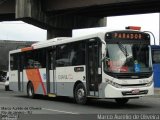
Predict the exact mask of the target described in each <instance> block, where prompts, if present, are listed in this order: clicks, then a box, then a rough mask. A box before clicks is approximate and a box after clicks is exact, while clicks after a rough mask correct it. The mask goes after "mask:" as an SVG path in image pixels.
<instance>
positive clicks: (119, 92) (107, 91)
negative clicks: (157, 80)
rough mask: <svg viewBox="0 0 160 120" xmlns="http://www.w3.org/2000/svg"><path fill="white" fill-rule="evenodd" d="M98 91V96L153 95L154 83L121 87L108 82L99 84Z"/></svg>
mask: <svg viewBox="0 0 160 120" xmlns="http://www.w3.org/2000/svg"><path fill="white" fill-rule="evenodd" d="M101 87H102V88H101V89H100V91H99V97H100V98H136V97H142V96H150V95H154V85H153V83H152V84H151V86H147V87H144V86H143V87H142V86H139V87H122V88H116V87H114V86H112V85H110V84H106V85H103V86H101Z"/></svg>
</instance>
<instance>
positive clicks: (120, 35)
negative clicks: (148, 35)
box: [113, 32, 143, 40]
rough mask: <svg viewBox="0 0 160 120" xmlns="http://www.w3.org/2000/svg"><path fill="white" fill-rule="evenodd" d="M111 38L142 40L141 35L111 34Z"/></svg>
mask: <svg viewBox="0 0 160 120" xmlns="http://www.w3.org/2000/svg"><path fill="white" fill-rule="evenodd" d="M113 38H115V39H135V40H138V39H143V35H142V34H141V33H118V32H115V33H113Z"/></svg>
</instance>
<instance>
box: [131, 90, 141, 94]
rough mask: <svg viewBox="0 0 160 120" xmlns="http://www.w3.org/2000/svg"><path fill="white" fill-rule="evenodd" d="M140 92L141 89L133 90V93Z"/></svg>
mask: <svg viewBox="0 0 160 120" xmlns="http://www.w3.org/2000/svg"><path fill="white" fill-rule="evenodd" d="M139 93H140V90H139V89H135V90H132V94H139Z"/></svg>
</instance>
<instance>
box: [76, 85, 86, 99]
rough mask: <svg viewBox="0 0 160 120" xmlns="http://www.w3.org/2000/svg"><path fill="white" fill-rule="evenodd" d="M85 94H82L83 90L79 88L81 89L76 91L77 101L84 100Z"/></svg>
mask: <svg viewBox="0 0 160 120" xmlns="http://www.w3.org/2000/svg"><path fill="white" fill-rule="evenodd" d="M84 96H85V94H84V89H83V88H81V89H78V91H77V98H78V100H82V99H83V98H84Z"/></svg>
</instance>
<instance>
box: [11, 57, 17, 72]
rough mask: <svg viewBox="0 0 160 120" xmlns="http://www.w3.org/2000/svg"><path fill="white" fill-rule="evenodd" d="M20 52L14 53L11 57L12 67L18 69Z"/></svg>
mask: <svg viewBox="0 0 160 120" xmlns="http://www.w3.org/2000/svg"><path fill="white" fill-rule="evenodd" d="M17 61H18V54H12V55H11V57H10V69H11V70H17V69H18V62H17Z"/></svg>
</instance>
